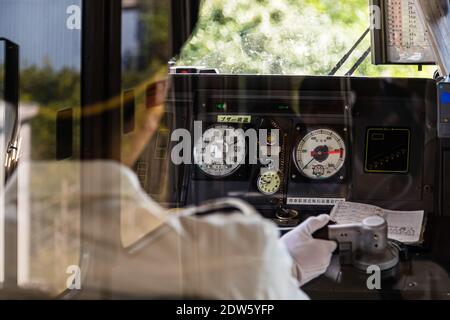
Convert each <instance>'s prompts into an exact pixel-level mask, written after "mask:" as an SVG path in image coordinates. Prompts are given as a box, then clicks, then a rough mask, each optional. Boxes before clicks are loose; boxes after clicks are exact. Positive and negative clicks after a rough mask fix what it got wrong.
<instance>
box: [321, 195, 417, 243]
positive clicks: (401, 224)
mask: <svg viewBox="0 0 450 320" xmlns="http://www.w3.org/2000/svg"><path fill="white" fill-rule="evenodd" d="M373 215H378V216H381V217H383V218H384V219H386V221H387V224H388V238H390V239H393V240H397V241H400V242H403V243H408V244H413V243H419V242H420V241H421V235H422V225H423V217H424V211H422V210H418V211H394V210H385V209H382V208H380V207H377V206H372V205H368V204H363V203H355V202H339V203H338V204H336V205H335V206H334V208H333V210H331V213H330V216H331V219H332V220H333V221H335V222H336V223H338V224H347V223H360V222H362V220H364V219H365V218H367V217H370V216H373Z"/></svg>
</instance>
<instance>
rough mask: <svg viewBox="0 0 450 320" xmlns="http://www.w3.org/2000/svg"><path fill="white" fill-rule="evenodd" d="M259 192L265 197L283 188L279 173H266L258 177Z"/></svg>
mask: <svg viewBox="0 0 450 320" xmlns="http://www.w3.org/2000/svg"><path fill="white" fill-rule="evenodd" d="M257 186H258V190H259V191H261V193H263V194H265V195H272V194H275V193H277V192H278V190H280V187H281V178H280V175H279V173H278V172H277V171H266V172H264V173H262V174H261V175H260V176H259V177H258V182H257Z"/></svg>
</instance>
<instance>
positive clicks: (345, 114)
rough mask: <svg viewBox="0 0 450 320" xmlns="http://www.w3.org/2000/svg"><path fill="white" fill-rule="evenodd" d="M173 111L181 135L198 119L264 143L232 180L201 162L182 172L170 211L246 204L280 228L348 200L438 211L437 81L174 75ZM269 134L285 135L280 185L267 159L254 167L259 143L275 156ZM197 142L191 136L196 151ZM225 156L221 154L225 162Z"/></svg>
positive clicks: (175, 171) (178, 174) (176, 172)
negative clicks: (234, 200) (215, 203)
mask: <svg viewBox="0 0 450 320" xmlns="http://www.w3.org/2000/svg"><path fill="white" fill-rule="evenodd" d="M168 108H169V111H170V112H173V113H174V114H175V115H176V121H175V123H176V125H175V126H176V128H185V129H187V130H188V131H189V132H191V133H193V132H194V131H195V130H194V129H195V128H194V123H195V122H196V121H198V122H201V124H202V129H201V130H202V133H205V131H206V130H208V128H214V126H215V125H217V126H219V127H220V126H222V127H223V126H227V127H229V128H233V130H238V129H242V131H244V132H245V133H246V132H247V131H248V130H254V131H255V132H256V133H257V140H256V141H255V140H254V139H253V140H252V139H250V138H249V137H247V136H246V137H245V146H246V155H245V163H243V164H242V165H241V166H239V168H238V169H237V170H236V171H233V172H232V173H231V174H229V175H227V176H223V177H222V176H217V177H214V176H211V175H207V174H206V175H205V174H204V172H203V173H202V170H201V169H199V166H198V165H197V164H195V163H191V164H183V165H178V166H174V168H172V170H171V174H172V175H175V177H173V178H172V180H173V183H172V184H173V192H172V193H171V194H173V197H174V198H173V199H171V200H170V201H169V203H168V205H169V206H170V205H173V206H175V205H176V206H179V205H189V204H198V203H201V202H203V201H206V200H209V199H215V198H221V197H239V198H242V199H244V200H246V201H248V202H250V203H251V204H253V205H254V206H255V207H256V208H257V209H258V210H259V211H260V212H261V213H262V214H263V215H265V216H267V217H269V218H272V219H276V221H277V222H279V223H280V224H283V223H286V220H291V221H290V222H289V223H295V222H296V221H297V220H296V219H302V218H303V217H304V216H307V215H309V214H317V213H321V212H328V211H329V210H330V208H331V207H332V206H333V204H334V203H335V202H336V201H340V200H343V199H345V200H351V201H358V202H365V203H371V204H376V205H379V206H383V207H385V208H390V209H403V210H409V209H415V210H417V209H423V210H425V211H426V212H428V213H430V212H434V211H435V210H436V207H437V206H436V204H437V191H436V190H437V184H438V183H437V182H436V171H435V168H436V165H435V164H436V163H437V161H438V156H437V154H438V142H437V138H436V114H435V113H436V84H435V82H434V81H432V80H426V79H376V78H353V77H302V76H242V75H240V76H235V75H209V74H208V75H175V76H174V78H173V89H172V93H171V95H170V97H169V100H168ZM198 122H197V123H198ZM176 128H171V129H172V130H174V129H176ZM261 129H267V130H269V132H270V130H274V129H276V130H278V137H279V139H278V141H279V147H280V148H279V149H276V150H278V152H279V153H276V154H277V155H278V157H277V159H278V161H279V166H278V170H277V171H278V175H279V179H278V178H274V176H276V175H274V174H268V175H264V174H263V173H262V172H264V171H262V169H263V170H266V169H267V168H268V169H267V170H268V171H270V168H271V165H272V164H273V163H271V162H269V165H267V166H266V162H264V161H265V160H264V157H263V158H262V159H259V158H258V159H257V161H256V163H255V162H251V161H250V158H249V153H250V152H249V150H251V148H254V147H255V144H257V148H258V149H257V150H258V151H260V150H275V149H272V147H270V148H269V147H265V144H266V143H267V141H265V140H264V139H261V138H260V137H259V136H258V133H259V132H260V130H261ZM197 130H198V129H197ZM236 132H237V131H236ZM209 133H211V132H209ZM383 133H384V136H383ZM211 134H212V133H211ZM233 134H235V133H233ZM370 134H371V135H370ZM236 135H237V133H236ZM211 136H214V134H212V135H211ZM383 137H384V138H385V144H384V145H383V143H382V142H380V141H382V138H383ZM234 139H235V140H236V139H238V137H236V136H235V137H234ZM377 139H378V140H377ZM380 139H381V140H380ZM395 139H397V141H395ZM197 140H198V139H197ZM223 141H225V140H224V139H223ZM261 141H262V142H261ZM196 142H197V141H195V138H194V137H192V140H191V143H192V148H195V145H196ZM207 142H210V141H207ZM175 143H176V142H173V144H175ZM224 146H225V144H224ZM230 146H231V147H230ZM261 146H263V147H261ZM227 148H228V149H230V150H231V149H232V148H236V146H235V145H233V144H230V145H229V147H227ZM227 148H224V149H223V150H225V149H227ZM261 148H263V149H261ZM219 149H220V148H219ZM219 149H218V151H217V154H221V152H222V154H224V153H223V152H224V151H223V150H222V149H220V150H219ZM383 149H386V150H384V151H385V152H384V153H383V152H380V151H383ZM199 150H205V149H199ZM219 151H220V152H219ZM260 156H261V154H260V153H259V152H258V157H260ZM377 159H378V160H377ZM193 160H194V159H193ZM260 160H261V161H260ZM263 160H264V161H263ZM382 161H383V164H382V166H383V168H382V170H375V169H376V168H374V163H375V162H376V164H377V168H379V167H378V166H380V165H381V162H382ZM192 162H195V161H192ZM263 162H264V163H263ZM308 162H310V163H308ZM300 164H301V165H300ZM369 166H370V168H369ZM207 167H208V166H207ZM208 168H209V169H210V170H216V169H217V168H218V167H214V166H213V165H211V166H210V167H208ZM220 170H226V167H221V169H220ZM220 170H218V169H217V172H220ZM213 172H214V171H213ZM261 190H262V191H261ZM274 190H276V192H273V191H274ZM280 212H281V213H282V217H281V218H283V219H280V214H279V213H280ZM286 216H287V217H288V218H291V219H285V218H286ZM289 223H288V224H289Z"/></svg>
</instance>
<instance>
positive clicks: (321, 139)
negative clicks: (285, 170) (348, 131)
mask: <svg viewBox="0 0 450 320" xmlns="http://www.w3.org/2000/svg"><path fill="white" fill-rule="evenodd" d="M345 157H346V147H345V142H344V140H343V139H342V137H341V136H340V135H339V134H337V133H336V132H335V131H333V130H329V129H318V130H314V131H311V132H309V133H308V134H307V135H306V136H304V137H303V139H302V140H300V142H299V143H298V144H297V147H296V148H295V150H294V161H295V165H296V166H297V169H298V170H299V171H300V173H301V174H302V175H304V176H305V177H307V178H310V179H314V180H320V179H328V178H331V177H333V176H334V175H335V174H336V173H338V172H339V170H341V169H342V167H343V165H344V163H345Z"/></svg>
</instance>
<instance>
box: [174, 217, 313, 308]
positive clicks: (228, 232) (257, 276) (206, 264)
mask: <svg viewBox="0 0 450 320" xmlns="http://www.w3.org/2000/svg"><path fill="white" fill-rule="evenodd" d="M179 222H180V224H181V226H182V227H181V228H182V230H183V234H184V235H183V239H184V240H183V244H182V246H181V248H182V253H183V254H182V256H183V257H184V258H183V263H182V268H183V278H184V280H183V283H184V291H185V294H186V295H187V296H202V297H208V298H212V299H249V300H254V299H256V300H259V299H268V300H288V299H289V300H290V299H308V297H307V295H306V294H305V293H303V292H302V291H301V289H300V288H299V284H298V281H297V279H296V278H295V276H294V275H293V273H292V271H293V269H294V267H293V265H294V263H293V260H292V258H291V256H290V254H289V252H288V251H287V249H286V247H285V246H284V244H283V243H282V242H281V241H279V234H278V229H277V228H276V226H275V225H274V224H273V223H271V222H269V221H267V220H265V219H264V218H262V217H260V216H256V215H254V216H246V215H243V214H241V213H233V214H213V215H210V216H206V217H202V218H197V217H182V218H181V219H180V220H179Z"/></svg>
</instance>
